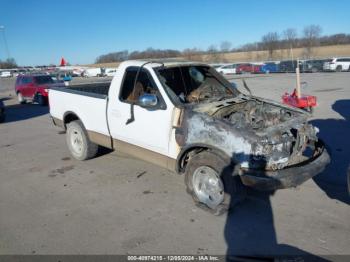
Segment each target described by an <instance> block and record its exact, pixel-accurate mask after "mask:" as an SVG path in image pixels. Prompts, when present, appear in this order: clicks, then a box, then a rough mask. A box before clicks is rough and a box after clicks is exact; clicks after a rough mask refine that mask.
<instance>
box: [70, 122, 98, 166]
mask: <svg viewBox="0 0 350 262" xmlns="http://www.w3.org/2000/svg"><path fill="white" fill-rule="evenodd" d="M66 142H67V145H68V148H69V151H70V153H71V155H72V156H73V157H74V158H75V159H77V160H87V159H90V158H93V157H95V156H96V154H97V150H98V145H97V144H95V143H93V142H91V141H90V139H89V137H88V134H87V132H86V129H85V127H84V125H83V123H82V122H81V121H80V120H76V121H73V122H70V123H69V124H68V126H67V132H66Z"/></svg>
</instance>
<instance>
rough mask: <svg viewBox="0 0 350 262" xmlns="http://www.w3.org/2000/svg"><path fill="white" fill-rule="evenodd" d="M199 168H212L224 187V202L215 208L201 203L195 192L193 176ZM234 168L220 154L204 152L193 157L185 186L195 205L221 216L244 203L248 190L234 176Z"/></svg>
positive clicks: (188, 167) (238, 178)
mask: <svg viewBox="0 0 350 262" xmlns="http://www.w3.org/2000/svg"><path fill="white" fill-rule="evenodd" d="M199 167H210V168H212V169H214V170H215V171H216V172H217V174H219V176H220V178H221V181H222V184H223V186H224V192H222V193H223V194H224V196H223V201H222V202H221V203H220V204H219V205H217V206H215V207H213V206H212V207H209V206H208V205H206V204H205V203H203V202H201V201H200V200H199V199H198V197H197V195H196V193H195V190H194V185H193V175H194V172H195V171H196V170H197V169H198V168H199ZM233 170H234V166H233V165H232V164H231V163H230V161H229V160H225V159H224V158H223V157H221V156H220V155H219V154H217V153H215V152H213V151H202V152H200V153H198V154H195V155H193V156H192V157H191V158H190V159H189V162H188V164H187V166H186V170H185V184H186V190H187V193H189V194H190V195H191V196H192V198H193V200H194V202H195V204H196V205H197V206H199V207H200V208H203V209H204V210H206V211H209V212H211V213H213V214H214V215H221V214H224V213H226V212H227V211H228V210H230V209H232V208H233V207H234V206H236V205H237V204H238V203H240V202H242V201H243V200H244V198H245V196H246V188H245V186H244V185H243V184H242V182H241V179H240V177H239V176H238V175H234V172H233Z"/></svg>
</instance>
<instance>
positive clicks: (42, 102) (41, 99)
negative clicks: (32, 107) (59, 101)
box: [35, 94, 47, 106]
mask: <svg viewBox="0 0 350 262" xmlns="http://www.w3.org/2000/svg"><path fill="white" fill-rule="evenodd" d="M35 100H36V101H37V102H38V104H39V105H41V106H46V105H47V101H46V99H45V97H43V96H42V95H41V94H36V96H35Z"/></svg>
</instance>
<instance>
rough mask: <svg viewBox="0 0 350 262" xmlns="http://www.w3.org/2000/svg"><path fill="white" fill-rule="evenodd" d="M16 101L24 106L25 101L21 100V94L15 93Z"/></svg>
mask: <svg viewBox="0 0 350 262" xmlns="http://www.w3.org/2000/svg"><path fill="white" fill-rule="evenodd" d="M17 99H18V103H20V104H25V103H26V102H27V101H26V100H25V99H24V98H23V96H22V94H21V93H20V92H18V93H17Z"/></svg>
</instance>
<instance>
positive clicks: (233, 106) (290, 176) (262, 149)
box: [176, 94, 330, 190]
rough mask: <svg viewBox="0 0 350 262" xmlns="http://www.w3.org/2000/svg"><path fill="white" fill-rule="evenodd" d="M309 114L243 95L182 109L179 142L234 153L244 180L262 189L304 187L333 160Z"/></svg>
mask: <svg viewBox="0 0 350 262" xmlns="http://www.w3.org/2000/svg"><path fill="white" fill-rule="evenodd" d="M307 117H308V114H307V113H305V112H303V111H301V110H299V109H294V108H290V107H288V106H284V105H280V104H278V103H275V102H273V101H269V100H266V99H260V98H255V97H250V96H245V95H243V94H241V95H238V96H236V97H234V98H230V99H226V100H222V101H210V102H208V103H200V104H196V105H193V106H190V107H187V108H185V109H183V115H182V121H181V126H180V127H179V128H178V129H177V132H176V137H177V142H178V144H179V145H180V146H181V147H184V148H186V147H188V146H190V145H202V146H204V145H206V146H207V147H208V148H212V149H215V150H219V151H221V152H223V153H224V154H225V155H226V156H228V157H230V158H231V160H232V163H233V164H235V165H236V166H237V167H236V168H235V172H237V174H238V175H240V177H241V181H242V182H243V184H245V185H247V186H250V187H254V188H256V189H259V190H274V189H279V188H287V187H292V186H296V185H299V184H301V183H303V182H304V181H306V180H307V179H309V178H311V177H313V176H314V175H317V174H318V173H320V172H322V170H323V169H324V168H325V166H326V165H327V164H328V163H329V161H330V158H329V155H328V153H327V151H326V149H325V147H324V144H323V143H322V141H321V140H319V139H318V138H317V132H318V129H317V128H315V127H313V126H312V125H310V124H308V122H307Z"/></svg>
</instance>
